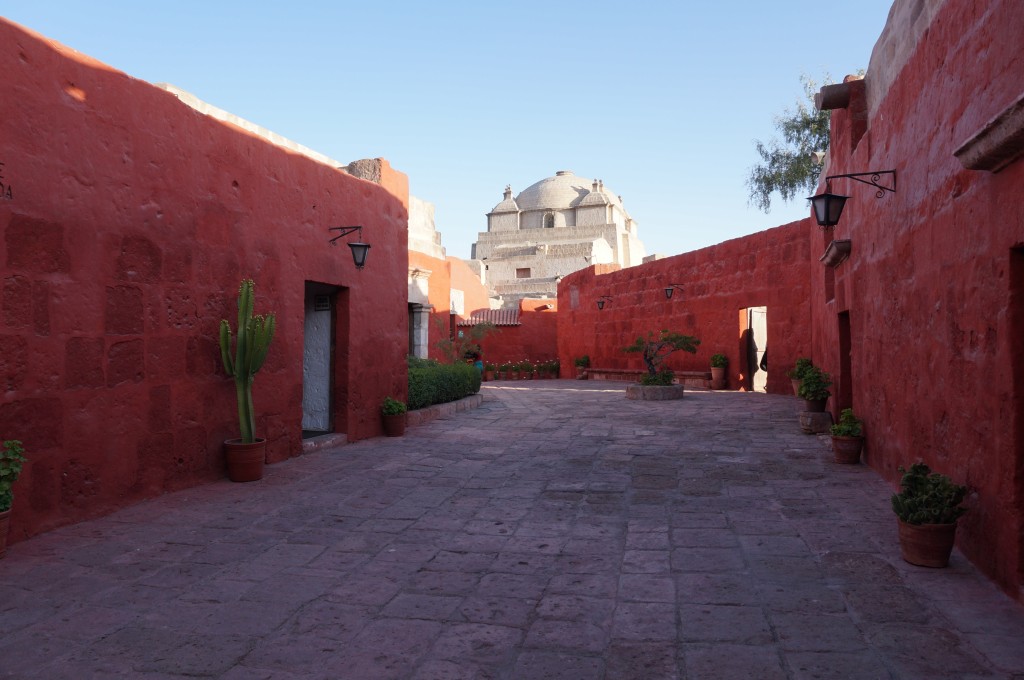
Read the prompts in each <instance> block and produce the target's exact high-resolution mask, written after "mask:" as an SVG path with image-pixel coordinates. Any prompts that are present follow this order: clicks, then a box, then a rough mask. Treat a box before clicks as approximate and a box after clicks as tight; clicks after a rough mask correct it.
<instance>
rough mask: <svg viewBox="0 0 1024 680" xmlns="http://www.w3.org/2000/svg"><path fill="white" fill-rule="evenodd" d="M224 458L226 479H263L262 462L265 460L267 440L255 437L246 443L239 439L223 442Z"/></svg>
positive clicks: (235, 480) (250, 480)
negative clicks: (226, 468)
mask: <svg viewBox="0 0 1024 680" xmlns="http://www.w3.org/2000/svg"><path fill="white" fill-rule="evenodd" d="M224 460H225V461H227V466H228V479H230V480H231V481H232V482H255V481H257V480H260V479H263V464H264V463H265V462H266V460H267V440H266V439H256V441H254V442H252V443H251V444H246V443H245V442H243V441H242V440H241V439H228V440H227V441H226V442H224Z"/></svg>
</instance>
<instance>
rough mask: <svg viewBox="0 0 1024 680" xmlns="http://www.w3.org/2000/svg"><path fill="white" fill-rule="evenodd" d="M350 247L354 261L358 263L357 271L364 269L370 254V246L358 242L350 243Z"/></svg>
mask: <svg viewBox="0 0 1024 680" xmlns="http://www.w3.org/2000/svg"><path fill="white" fill-rule="evenodd" d="M348 247H349V248H351V249H352V261H353V262H355V263H356V269H362V268H363V265H365V264H366V256H367V254H369V252H370V244H369V243H360V242H359V241H356V242H355V243H349V244H348Z"/></svg>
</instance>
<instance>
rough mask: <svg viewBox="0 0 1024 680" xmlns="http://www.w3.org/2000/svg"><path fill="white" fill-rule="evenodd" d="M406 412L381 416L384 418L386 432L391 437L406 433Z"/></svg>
mask: <svg viewBox="0 0 1024 680" xmlns="http://www.w3.org/2000/svg"><path fill="white" fill-rule="evenodd" d="M406 415H407V414H405V413H397V414H395V415H390V416H381V417H382V418H383V419H384V434H386V435H387V436H389V437H401V436H403V435H404V434H405V422H406V418H405V417H406Z"/></svg>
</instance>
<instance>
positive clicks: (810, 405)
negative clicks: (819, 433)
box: [804, 398, 828, 413]
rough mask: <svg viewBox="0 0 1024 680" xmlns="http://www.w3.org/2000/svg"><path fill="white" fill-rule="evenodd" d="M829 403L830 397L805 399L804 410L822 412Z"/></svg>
mask: <svg viewBox="0 0 1024 680" xmlns="http://www.w3.org/2000/svg"><path fill="white" fill-rule="evenodd" d="M827 403H828V398H825V399H804V410H805V411H810V412H811V413H822V412H823V411H824V410H825V404H827Z"/></svg>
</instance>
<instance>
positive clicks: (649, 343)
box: [622, 330, 700, 400]
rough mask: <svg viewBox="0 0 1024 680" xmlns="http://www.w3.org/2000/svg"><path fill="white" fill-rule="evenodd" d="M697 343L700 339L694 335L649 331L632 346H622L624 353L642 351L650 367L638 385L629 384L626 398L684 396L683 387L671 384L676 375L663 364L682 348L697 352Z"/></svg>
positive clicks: (647, 365)
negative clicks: (656, 333)
mask: <svg viewBox="0 0 1024 680" xmlns="http://www.w3.org/2000/svg"><path fill="white" fill-rule="evenodd" d="M698 345H700V340H698V339H697V338H695V337H693V336H692V335H683V334H682V333H677V332H675V331H669V330H662V331H661V333H659V334H658V335H655V334H654V333H653V332H649V333H647V337H644V336H640V337H638V338H637V339H636V341H635V342H634V343H633V344H632V345H629V346H628V347H623V348H622V351H624V352H635V353H638V354H640V358H641V359H643V362H644V368H645V369H646V370H647V372H646V374H645V375H643V376H641V377H640V380H639V383H640V385H639V386H634V385H629V386H627V387H626V398H627V399H643V400H648V399H680V398H682V396H683V386H682V385H673V384H672V380H673V378H674V375H673V373H672V370H671V369H670V368H668V367H667V366H662V364H663V363H664V362H665V360H666V359H667V358H668V357H669V355H670V354H672V353H673V352H679V351H682V352H689V353H690V354H696V353H697V346H698ZM637 387H639V389H637ZM649 388H653V389H649ZM661 388H669V389H661Z"/></svg>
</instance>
